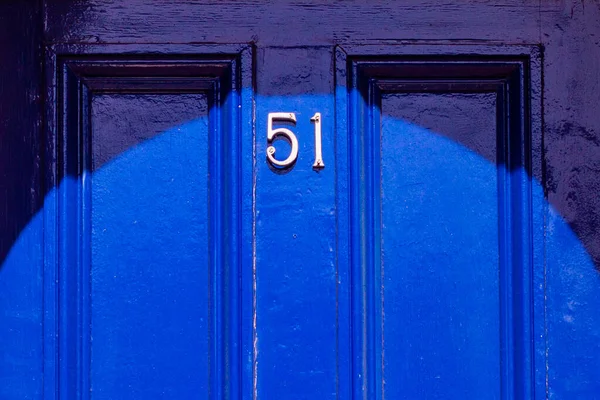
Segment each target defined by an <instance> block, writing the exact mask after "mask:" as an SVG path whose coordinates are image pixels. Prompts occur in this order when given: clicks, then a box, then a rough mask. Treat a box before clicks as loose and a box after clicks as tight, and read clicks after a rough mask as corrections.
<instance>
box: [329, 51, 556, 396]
mask: <svg viewBox="0 0 600 400" xmlns="http://www.w3.org/2000/svg"><path fill="white" fill-rule="evenodd" d="M335 59H336V78H337V84H336V88H337V92H336V110H337V111H336V113H337V118H336V120H337V124H336V129H337V135H336V137H337V140H336V143H337V156H338V159H339V160H347V164H345V162H343V163H341V164H342V165H341V167H338V168H339V173H338V178H337V179H338V183H337V185H338V188H348V190H347V193H344V190H339V189H338V208H339V209H340V210H344V209H348V213H347V215H344V214H340V215H339V217H338V230H339V232H348V235H347V237H344V236H340V237H339V239H338V240H339V242H338V248H339V254H340V260H339V265H340V267H339V274H340V282H341V285H340V290H339V294H338V296H339V303H340V304H350V306H349V307H348V308H346V309H344V308H340V309H339V315H338V318H339V324H340V325H339V326H340V330H339V332H340V333H339V335H340V336H339V339H338V341H339V352H340V360H341V361H340V366H339V376H340V396H341V398H350V397H352V398H356V399H359V398H360V399H375V398H377V399H380V398H384V394H385V379H384V376H383V366H384V361H383V357H385V345H384V340H383V330H384V326H383V322H382V321H383V320H382V318H383V302H384V300H383V290H382V285H383V282H382V273H383V272H382V270H381V268H382V260H381V254H382V253H381V251H382V249H381V243H382V242H381V241H382V232H381V229H382V228H381V202H380V199H381V165H380V162H381V147H380V146H381V99H382V95H383V94H385V93H493V94H495V95H496V104H497V109H496V141H497V149H498V151H497V153H498V154H497V156H496V157H497V160H496V162H497V167H498V182H499V185H498V193H499V195H500V196H499V199H498V201H499V203H498V204H499V210H498V215H499V221H498V224H499V228H498V229H499V231H498V232H499V236H500V237H499V254H500V260H499V267H500V271H499V273H500V276H499V282H500V287H499V290H500V299H499V300H500V310H499V313H500V319H501V320H500V327H501V332H499V336H500V337H499V340H500V348H501V354H500V360H501V365H500V366H499V367H500V369H499V370H500V381H501V382H500V397H501V398H502V399H533V398H544V396H545V382H546V372H545V368H546V367H545V365H546V359H545V352H546V350H545V349H546V343H545V332H544V329H545V328H544V318H545V317H544V276H545V271H544V264H543V235H544V213H545V208H546V206H545V205H544V201H543V193H541V191H539V190H536V189H535V188H534V187H533V186H532V182H535V181H538V182H541V178H542V174H541V171H542V135H541V96H540V91H541V71H540V65H541V53H540V51H539V49H538V48H537V47H535V46H531V47H530V46H452V45H447V46H444V45H431V46H427V45H419V46H416V45H415V46H410V45H408V46H354V47H346V46H345V47H344V48H341V47H338V48H337V50H336V54H335ZM346 154H347V155H348V156H347V157H346ZM537 187H539V185H537ZM345 327H351V328H350V330H349V331H348V330H346V329H344V328H345ZM390 334H393V333H390ZM346 360H347V361H348V362H347V363H346V362H344V361H346ZM399 384H400V385H401V383H399ZM490 390H493V389H490Z"/></svg>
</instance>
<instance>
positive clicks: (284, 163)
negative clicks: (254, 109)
mask: <svg viewBox="0 0 600 400" xmlns="http://www.w3.org/2000/svg"><path fill="white" fill-rule="evenodd" d="M310 120H311V122H314V125H315V162H314V163H313V169H315V170H320V169H323V168H325V163H323V154H322V148H321V113H315V115H313V116H312V118H311V119H310ZM273 121H287V122H292V123H294V124H295V123H296V114H295V113H288V112H276V113H269V115H268V119H267V143H268V144H269V147H267V159H268V160H269V162H270V163H271V164H272V165H273V166H275V167H277V168H282V169H283V168H287V167H290V166H291V165H293V164H294V163H295V162H296V159H297V158H298V138H297V137H296V135H295V134H294V132H292V131H291V130H289V129H287V128H277V129H273ZM277 137H283V138H284V139H285V140H287V141H288V142H289V144H290V146H291V147H292V148H291V150H290V154H289V156H288V157H287V158H286V159H285V160H278V159H276V158H275V147H273V146H272V143H273V141H274V140H275V138H277Z"/></svg>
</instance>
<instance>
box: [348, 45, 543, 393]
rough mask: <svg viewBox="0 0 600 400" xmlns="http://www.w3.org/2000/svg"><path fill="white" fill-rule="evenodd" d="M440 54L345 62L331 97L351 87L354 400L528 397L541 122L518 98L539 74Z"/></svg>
mask: <svg viewBox="0 0 600 400" xmlns="http://www.w3.org/2000/svg"><path fill="white" fill-rule="evenodd" d="M445 50H446V49H443V48H441V49H440V48H432V49H431V50H430V51H431V52H432V54H428V55H427V57H422V58H419V57H416V56H414V55H412V54H407V55H406V56H404V57H402V56H396V57H394V56H393V54H398V53H401V52H402V51H403V50H398V49H397V48H395V47H388V48H384V47H379V48H375V49H373V48H369V47H368V46H367V47H365V48H361V47H360V46H359V47H358V48H357V49H356V50H352V51H353V53H351V54H350V55H347V54H346V52H345V51H343V50H339V51H338V56H337V59H338V67H337V68H338V77H339V80H338V82H342V83H343V82H346V84H347V85H348V87H347V88H346V90H344V91H345V92H346V93H347V96H348V105H347V106H346V104H345V103H343V102H342V103H339V104H338V113H343V112H344V109H348V110H349V112H348V116H349V122H348V123H347V124H346V127H344V126H338V129H340V131H339V133H338V135H340V136H339V140H338V142H339V141H343V140H345V137H346V136H345V135H347V140H348V143H349V150H348V154H349V161H350V163H349V172H348V181H349V184H350V190H349V199H348V203H347V204H349V205H350V212H349V213H348V217H347V218H348V220H347V221H348V224H349V228H350V233H351V238H350V240H351V241H350V244H349V248H350V254H351V257H350V276H351V291H350V294H349V298H350V302H351V309H352V311H351V313H350V320H351V324H350V325H351V326H352V330H351V332H350V336H351V339H350V341H351V343H352V346H351V353H352V360H353V364H352V371H351V376H352V380H353V388H354V389H353V390H354V394H355V396H360V395H361V394H362V393H365V392H366V393H367V394H368V396H369V398H381V397H383V396H389V397H391V398H407V399H410V398H498V399H499V398H529V397H532V396H533V394H534V390H535V389H534V382H533V380H532V377H533V376H534V374H535V370H534V366H533V362H532V357H533V354H534V353H533V348H534V347H535V344H534V343H535V339H534V332H533V330H532V329H531V327H532V326H535V327H536V328H535V329H536V330H537V329H543V320H542V319H538V320H537V322H536V321H534V318H533V313H532V310H533V309H534V308H535V307H538V308H536V309H539V306H540V303H534V295H533V292H532V287H533V286H534V283H533V276H534V269H539V268H540V265H539V264H535V263H534V262H533V259H532V258H533V257H534V254H535V253H534V252H536V251H538V252H539V251H540V249H541V247H539V240H540V236H539V234H540V233H541V232H540V231H539V230H536V231H535V233H534V232H533V231H532V230H531V226H532V225H533V226H538V227H539V226H540V225H538V224H539V223H540V222H541V221H540V220H538V219H537V215H534V213H533V212H532V207H533V204H536V205H537V206H538V207H539V204H540V203H539V202H540V200H541V199H540V198H539V197H538V196H539V192H537V191H536V195H535V196H533V195H532V193H533V190H532V182H531V178H530V177H531V163H532V143H537V139H536V141H533V140H532V134H535V132H539V120H536V119H532V118H531V113H530V111H529V108H528V107H529V105H530V104H531V103H532V102H535V99H533V98H530V97H529V96H528V92H526V89H524V88H528V87H529V85H530V81H529V79H530V77H531V76H532V75H533V76H535V75H536V74H537V72H533V73H532V72H531V65H530V57H531V54H532V53H529V50H527V49H522V50H523V53H522V54H519V53H516V54H514V53H513V54H514V55H511V54H510V53H508V54H507V53H505V54H503V56H504V57H505V58H504V60H502V61H499V60H498V59H497V58H495V56H493V55H489V56H488V57H487V59H486V56H485V55H481V56H480V57H479V58H477V59H475V58H472V57H466V56H461V55H460V54H457V53H453V54H444V51H445ZM507 50H508V49H505V50H504V51H507ZM404 51H407V50H404ZM517 51H519V50H518V49H517ZM369 52H370V53H369ZM369 54H371V55H369ZM510 56H512V57H514V59H513V60H510V58H508V57H510ZM533 56H534V57H535V52H534V53H533ZM344 91H342V93H343V92H344ZM339 98H340V97H339V96H338V100H339ZM343 129H347V131H344V130H343ZM344 132H347V133H344ZM341 207H343V204H342V205H340V208H341ZM343 218H345V217H344V216H343V215H342V216H341V219H343ZM534 221H537V222H534ZM538 229H539V228H538ZM538 284H539V282H538ZM535 287H539V286H535ZM541 331H542V330H540V332H541Z"/></svg>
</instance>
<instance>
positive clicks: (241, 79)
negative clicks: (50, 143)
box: [46, 50, 252, 399]
mask: <svg viewBox="0 0 600 400" xmlns="http://www.w3.org/2000/svg"><path fill="white" fill-rule="evenodd" d="M243 51H244V50H242V53H241V54H237V55H236V54H233V55H231V56H217V57H213V58H211V57H210V56H209V55H201V54H200V55H194V56H193V57H190V58H188V59H172V58H169V59H165V58H161V57H155V58H154V59H148V58H146V59H139V58H137V59H136V58H134V57H116V58H114V56H113V55H110V54H102V55H94V56H90V55H88V56H79V57H77V58H72V57H64V56H58V57H57V61H56V62H57V70H58V71H59V76H58V81H59V86H58V87H59V90H58V91H57V98H58V99H59V101H61V102H62V104H63V107H61V109H60V110H59V112H58V116H57V128H58V132H59V135H58V137H57V149H59V151H58V154H57V178H58V179H59V180H60V185H59V188H58V191H57V193H56V203H55V204H56V206H55V207H56V208H55V209H53V207H52V206H50V205H49V206H48V221H49V223H48V225H47V234H48V240H47V246H48V247H47V249H48V250H49V251H48V253H47V258H46V262H47V265H48V268H47V273H48V274H51V273H52V272H53V268H52V266H54V263H55V262H56V261H57V266H58V270H56V272H55V273H57V281H58V287H57V288H56V289H54V288H53V289H49V290H55V293H56V294H57V295H58V303H57V304H56V309H57V311H58V315H57V316H56V317H55V316H53V315H49V316H48V318H50V319H53V318H56V319H57V320H58V321H59V324H58V326H57V327H56V331H54V329H55V328H54V326H53V325H51V324H48V325H46V332H47V334H48V340H50V338H51V337H52V336H53V333H54V332H55V334H56V336H57V337H58V342H57V343H56V346H57V352H58V354H60V358H59V363H58V371H57V374H58V377H59V380H58V382H56V384H57V386H58V387H57V388H56V389H58V390H59V391H60V392H61V393H64V394H65V396H69V397H71V396H77V397H79V396H83V397H84V398H88V397H92V398H98V399H101V398H115V397H118V398H121V397H139V398H148V397H151V398H154V397H156V396H161V397H163V396H166V397H175V398H179V397H190V396H194V395H196V394H197V393H208V394H210V395H211V396H213V397H214V398H223V397H225V396H233V397H235V396H238V394H237V393H239V392H240V390H241V387H240V384H241V376H242V364H241V358H242V354H243V352H244V351H249V348H250V347H249V346H250V340H251V330H249V329H250V325H249V323H250V321H251V315H252V314H251V310H252V297H251V296H252V295H251V286H250V284H249V283H250V282H251V280H247V279H248V278H247V277H246V274H243V272H242V271H243V270H246V271H249V272H248V273H247V274H249V273H251V258H250V257H249V255H250V251H251V247H250V246H251V239H250V240H249V241H248V240H247V238H246V242H247V244H242V238H244V237H245V235H247V236H248V237H251V229H248V228H250V227H251V219H250V218H251V214H250V212H249V210H250V209H251V207H252V202H251V197H246V200H244V199H243V198H242V193H243V190H248V189H249V188H251V182H248V180H247V179H245V182H241V179H240V178H241V177H242V176H244V172H245V171H249V168H251V164H250V163H245V166H244V167H243V168H242V167H241V165H240V164H241V162H240V158H241V151H240V150H241V148H250V146H251V143H250V142H246V143H244V141H243V138H244V137H245V138H249V137H250V135H248V133H243V132H246V125H242V124H240V123H239V120H240V118H241V117H242V114H241V107H242V104H244V102H245V101H247V100H246V94H244V90H243V89H242V88H243V86H244V85H245V84H247V83H248V81H247V80H246V78H248V77H249V75H245V76H244V74H243V71H244V69H243V67H242V65H241V62H242V59H244V63H247V62H248V60H249V58H248V55H247V54H244V53H243ZM247 108H248V107H247V104H244V110H246V109H247ZM250 190H251V189H250ZM54 210H56V212H57V214H54ZM242 210H243V211H242ZM53 221H55V222H53ZM56 227H57V228H58V230H57V231H55V229H56ZM55 232H56V236H54V234H55ZM54 251H56V253H54ZM52 254H56V257H57V258H56V259H54V258H53V257H52ZM244 254H245V255H244ZM242 265H243V266H244V268H242ZM242 275H244V276H242ZM248 277H250V279H251V275H248ZM49 298H51V297H50V296H49ZM242 299H244V304H245V305H244V306H242V302H241V300H242ZM248 312H250V313H249V314H248ZM244 315H245V316H244ZM243 337H244V338H245V339H246V341H245V343H246V345H248V347H247V348H243V347H244V342H243V341H242V338H243ZM48 356H49V359H48V361H49V362H51V359H50V356H51V355H50V354H49V355H48ZM247 372H251V370H247ZM56 389H54V388H53V389H50V390H56Z"/></svg>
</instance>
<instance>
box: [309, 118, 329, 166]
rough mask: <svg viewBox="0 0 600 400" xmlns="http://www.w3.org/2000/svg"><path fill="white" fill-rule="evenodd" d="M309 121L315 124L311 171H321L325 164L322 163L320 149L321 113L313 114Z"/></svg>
mask: <svg viewBox="0 0 600 400" xmlns="http://www.w3.org/2000/svg"><path fill="white" fill-rule="evenodd" d="M310 120H311V121H312V122H314V123H315V162H314V164H313V169H316V170H318V169H323V168H325V163H323V152H322V149H321V113H315V115H313V117H312V118H311V119H310Z"/></svg>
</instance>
